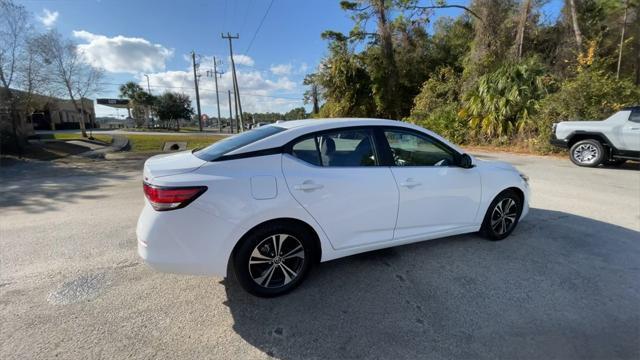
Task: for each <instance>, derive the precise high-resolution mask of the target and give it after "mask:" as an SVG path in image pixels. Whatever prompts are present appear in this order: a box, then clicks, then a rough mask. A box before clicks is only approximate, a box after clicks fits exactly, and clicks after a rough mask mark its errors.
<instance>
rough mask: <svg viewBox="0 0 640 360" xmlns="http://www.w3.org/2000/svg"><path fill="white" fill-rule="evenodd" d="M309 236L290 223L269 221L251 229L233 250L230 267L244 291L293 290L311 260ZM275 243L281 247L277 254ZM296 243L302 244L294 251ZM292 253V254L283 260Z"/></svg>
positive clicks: (276, 292)
mask: <svg viewBox="0 0 640 360" xmlns="http://www.w3.org/2000/svg"><path fill="white" fill-rule="evenodd" d="M281 235H286V237H282V236H281ZM312 236H313V234H310V233H309V231H308V230H307V229H305V228H303V227H301V226H298V225H296V224H290V223H282V224H278V223H275V224H269V225H267V226H264V227H260V228H258V229H256V230H254V231H252V232H251V233H250V234H248V235H247V236H245V237H244V239H243V240H242V243H240V244H239V245H238V247H237V248H236V250H235V252H234V257H233V268H234V272H235V275H236V278H237V279H238V282H239V283H240V285H241V286H242V287H243V288H244V289H245V290H246V291H247V292H249V293H251V294H253V295H256V296H260V297H274V296H279V295H283V294H286V293H287V292H289V291H291V290H293V289H294V288H296V287H297V286H298V285H300V283H301V282H302V281H303V280H304V278H305V276H306V275H307V273H308V272H309V268H310V266H311V263H312V262H313V259H314V250H313V249H314V247H313V244H314V242H313V240H312V239H313V238H312ZM278 243H279V244H280V246H281V248H280V254H278V255H276V252H275V251H274V250H275V248H276V246H278ZM298 245H300V246H302V250H301V251H300V250H295V249H296V248H297V246H298ZM254 251H257V253H256V252H254ZM291 253H293V256H289V258H286V259H285V255H287V254H289V255H290V254H291ZM256 255H257V256H256ZM281 255H282V257H281ZM300 255H303V256H304V257H303V258H301V257H300ZM252 259H253V260H252ZM250 260H252V262H253V263H252V264H251V265H250V264H249V261H250ZM294 273H295V275H293V274H294ZM287 277H288V278H287ZM259 282H260V283H259Z"/></svg>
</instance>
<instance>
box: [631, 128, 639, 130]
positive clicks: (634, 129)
mask: <svg viewBox="0 0 640 360" xmlns="http://www.w3.org/2000/svg"><path fill="white" fill-rule="evenodd" d="M631 130H640V127H632V128H631Z"/></svg>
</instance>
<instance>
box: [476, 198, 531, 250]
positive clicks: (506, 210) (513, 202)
mask: <svg viewBox="0 0 640 360" xmlns="http://www.w3.org/2000/svg"><path fill="white" fill-rule="evenodd" d="M522 201H523V200H522V199H521V197H520V196H519V195H518V194H517V193H516V192H515V191H513V190H505V191H503V192H501V193H500V194H498V196H496V198H495V199H493V201H492V202H491V205H489V208H488V209H487V213H486V214H485V217H484V221H483V223H482V227H481V229H480V233H481V234H482V235H483V236H484V237H486V238H487V239H489V240H494V241H497V240H502V239H504V238H506V237H507V236H509V234H511V233H512V232H513V230H514V229H515V228H516V225H518V220H519V218H520V214H521V212H522Z"/></svg>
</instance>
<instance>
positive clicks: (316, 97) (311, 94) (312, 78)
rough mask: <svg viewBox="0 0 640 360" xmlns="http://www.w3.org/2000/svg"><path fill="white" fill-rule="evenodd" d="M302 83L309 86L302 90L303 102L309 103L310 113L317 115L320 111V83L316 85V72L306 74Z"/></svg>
mask: <svg viewBox="0 0 640 360" xmlns="http://www.w3.org/2000/svg"><path fill="white" fill-rule="evenodd" d="M302 83H303V84H304V85H306V86H308V87H309V89H308V90H306V91H305V92H304V103H305V104H309V103H311V104H312V106H313V109H312V110H311V113H312V114H314V115H318V113H320V105H319V104H320V85H318V79H317V78H316V74H307V75H306V76H305V77H304V80H303V81H302Z"/></svg>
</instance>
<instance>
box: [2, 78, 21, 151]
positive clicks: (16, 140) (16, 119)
mask: <svg viewBox="0 0 640 360" xmlns="http://www.w3.org/2000/svg"><path fill="white" fill-rule="evenodd" d="M3 90H4V92H6V94H7V103H8V104H9V117H11V137H13V145H14V146H15V150H16V152H17V154H18V157H20V158H22V153H23V148H22V139H21V138H20V134H19V131H18V128H19V127H20V116H19V114H18V110H17V106H16V97H15V96H14V95H13V93H12V92H11V90H9V88H4V89H3Z"/></svg>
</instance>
